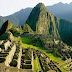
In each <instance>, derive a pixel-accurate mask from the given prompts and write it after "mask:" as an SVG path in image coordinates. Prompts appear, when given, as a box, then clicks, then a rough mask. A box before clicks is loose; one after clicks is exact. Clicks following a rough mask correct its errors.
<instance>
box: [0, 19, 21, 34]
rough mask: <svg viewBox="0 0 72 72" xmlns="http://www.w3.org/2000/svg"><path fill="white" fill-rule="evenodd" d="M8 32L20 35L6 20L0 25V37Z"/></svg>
mask: <svg viewBox="0 0 72 72" xmlns="http://www.w3.org/2000/svg"><path fill="white" fill-rule="evenodd" d="M8 31H10V32H12V33H13V34H14V35H15V34H19V33H20V31H19V29H18V28H16V27H15V26H14V25H13V24H12V22H11V21H10V20H7V21H6V22H5V23H4V24H3V25H2V27H1V30H0V35H2V34H4V33H5V32H8Z"/></svg>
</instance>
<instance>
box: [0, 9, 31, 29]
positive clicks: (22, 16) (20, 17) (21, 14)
mask: <svg viewBox="0 0 72 72" xmlns="http://www.w3.org/2000/svg"><path fill="white" fill-rule="evenodd" d="M31 10H32V8H26V9H22V10H20V11H18V12H16V13H14V14H12V15H9V16H5V17H2V16H0V28H1V26H2V24H3V23H4V22H5V21H7V20H10V21H11V22H12V23H13V24H14V25H15V26H16V27H17V26H18V25H22V24H24V23H25V21H26V20H27V18H28V16H29V14H30V12H31Z"/></svg>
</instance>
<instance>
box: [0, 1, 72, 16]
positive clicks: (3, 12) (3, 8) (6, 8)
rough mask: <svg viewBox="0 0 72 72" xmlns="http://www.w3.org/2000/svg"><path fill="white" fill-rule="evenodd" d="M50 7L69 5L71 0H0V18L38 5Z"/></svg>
mask: <svg viewBox="0 0 72 72" xmlns="http://www.w3.org/2000/svg"><path fill="white" fill-rule="evenodd" d="M40 2H41V3H44V4H45V6H50V5H53V4H56V3H59V2H62V3H68V4H69V3H70V2H72V0H0V16H7V15H10V14H13V13H15V12H17V11H19V10H21V9H24V8H27V7H32V8H33V7H34V6H35V5H36V4H38V3H40Z"/></svg>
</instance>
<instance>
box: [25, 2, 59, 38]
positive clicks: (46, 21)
mask: <svg viewBox="0 0 72 72" xmlns="http://www.w3.org/2000/svg"><path fill="white" fill-rule="evenodd" d="M55 22H56V21H55V17H54V16H53V15H52V14H51V12H49V11H48V10H47V9H46V7H45V5H44V4H42V3H39V4H37V5H36V6H35V7H34V8H33V10H32V12H31V13H30V15H29V17H28V19H27V21H26V23H27V24H29V26H30V27H31V28H32V30H33V31H36V33H38V34H48V35H52V36H54V37H58V36H59V33H58V29H57V27H56V24H55ZM57 24H58V23H57Z"/></svg>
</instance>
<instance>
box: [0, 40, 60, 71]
mask: <svg viewBox="0 0 72 72" xmlns="http://www.w3.org/2000/svg"><path fill="white" fill-rule="evenodd" d="M0 49H1V51H0V71H1V72H23V71H24V72H34V60H35V59H36V57H38V61H39V64H40V67H41V71H40V72H47V71H51V70H52V71H54V72H61V70H60V69H59V68H58V67H57V66H56V65H55V64H54V62H53V61H51V60H50V58H49V57H48V56H47V55H45V54H44V53H43V52H41V51H39V50H35V49H32V48H26V49H25V48H23V47H22V46H21V45H20V44H17V43H16V42H15V41H14V42H10V41H9V40H6V41H0Z"/></svg>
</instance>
